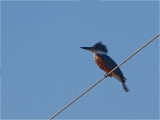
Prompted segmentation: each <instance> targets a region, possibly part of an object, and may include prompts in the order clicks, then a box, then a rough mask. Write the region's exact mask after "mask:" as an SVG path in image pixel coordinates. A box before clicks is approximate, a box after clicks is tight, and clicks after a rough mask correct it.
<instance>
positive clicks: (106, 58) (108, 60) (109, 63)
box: [98, 54, 126, 82]
mask: <svg viewBox="0 0 160 120" xmlns="http://www.w3.org/2000/svg"><path fill="white" fill-rule="evenodd" d="M98 56H99V57H101V58H102V59H103V60H104V61H105V63H106V66H107V67H108V68H109V69H110V70H112V69H114V68H115V67H116V66H117V64H116V62H115V61H114V60H113V59H112V58H110V57H109V56H108V55H104V54H98ZM113 73H115V74H117V75H118V76H120V78H121V79H122V81H123V82H125V80H126V78H125V77H124V76H123V73H122V71H121V70H120V68H117V69H116V70H114V71H113Z"/></svg>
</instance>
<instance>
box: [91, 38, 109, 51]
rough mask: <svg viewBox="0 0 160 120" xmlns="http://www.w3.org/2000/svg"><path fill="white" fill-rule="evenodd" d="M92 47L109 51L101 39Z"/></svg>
mask: <svg viewBox="0 0 160 120" xmlns="http://www.w3.org/2000/svg"><path fill="white" fill-rule="evenodd" d="M92 47H94V48H95V49H96V50H100V51H103V52H106V53H107V52H108V49H107V47H106V45H104V44H103V43H102V42H101V41H100V42H98V43H96V44H94V45H93V46H92Z"/></svg>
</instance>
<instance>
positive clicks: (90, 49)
mask: <svg viewBox="0 0 160 120" xmlns="http://www.w3.org/2000/svg"><path fill="white" fill-rule="evenodd" d="M80 48H82V49H85V50H89V51H93V50H94V49H93V47H80Z"/></svg>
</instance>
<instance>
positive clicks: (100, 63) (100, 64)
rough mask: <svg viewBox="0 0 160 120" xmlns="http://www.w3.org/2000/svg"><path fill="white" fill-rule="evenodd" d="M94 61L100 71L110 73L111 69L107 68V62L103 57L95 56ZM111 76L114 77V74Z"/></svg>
mask: <svg viewBox="0 0 160 120" xmlns="http://www.w3.org/2000/svg"><path fill="white" fill-rule="evenodd" d="M94 60H95V62H96V63H97V65H98V67H99V68H100V69H102V70H103V71H104V72H106V73H108V72H110V69H108V68H107V66H106V63H105V61H104V60H103V59H102V58H101V57H98V56H97V55H95V56H94ZM109 76H112V73H111V74H110V75H109Z"/></svg>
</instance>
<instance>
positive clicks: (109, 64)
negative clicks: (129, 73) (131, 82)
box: [80, 42, 129, 92]
mask: <svg viewBox="0 0 160 120" xmlns="http://www.w3.org/2000/svg"><path fill="white" fill-rule="evenodd" d="M80 48H82V49H85V50H89V51H90V52H92V53H94V60H95V62H96V63H97V65H98V67H99V68H100V69H102V70H103V71H104V72H106V74H107V73H109V72H110V71H111V70H112V69H114V68H115V67H116V66H117V64H116V62H115V61H114V60H113V59H112V58H110V57H109V56H108V55H107V53H108V49H107V47H106V46H105V45H103V44H102V42H98V43H96V44H95V45H93V46H92V47H80ZM109 76H110V77H112V76H113V77H115V78H116V79H117V80H118V81H119V82H120V83H121V85H122V87H123V89H124V91H125V92H128V91H129V89H128V87H127V86H126V84H125V82H126V78H125V77H124V76H123V73H122V71H121V69H120V68H119V67H118V68H117V69H116V70H114V71H113V72H112V73H111V74H110V75H109Z"/></svg>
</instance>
